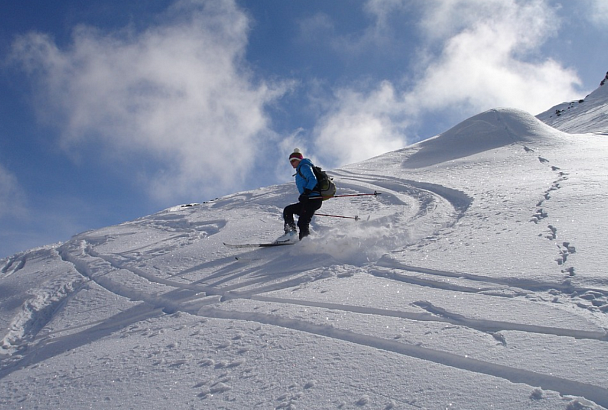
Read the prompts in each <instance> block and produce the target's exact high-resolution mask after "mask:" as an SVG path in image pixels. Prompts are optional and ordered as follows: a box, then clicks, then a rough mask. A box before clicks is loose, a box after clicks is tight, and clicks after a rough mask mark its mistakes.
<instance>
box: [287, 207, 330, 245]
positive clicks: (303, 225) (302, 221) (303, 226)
mask: <svg viewBox="0 0 608 410" xmlns="http://www.w3.org/2000/svg"><path fill="white" fill-rule="evenodd" d="M322 204H323V201H322V200H321V198H319V199H309V198H308V197H306V196H301V197H300V200H299V202H297V203H295V204H291V205H287V206H286V207H285V209H284V210H283V219H284V220H285V223H287V224H289V225H295V223H294V220H293V216H294V215H298V216H299V218H298V228H300V234H299V237H300V239H302V238H303V237H305V236H308V235H309V234H310V221H311V220H312V217H313V215H314V214H315V212H316V211H317V210H318V209H319V208H321V205H322Z"/></svg>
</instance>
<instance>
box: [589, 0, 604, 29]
mask: <svg viewBox="0 0 608 410" xmlns="http://www.w3.org/2000/svg"><path fill="white" fill-rule="evenodd" d="M587 1H588V2H589V3H590V10H589V19H590V20H591V22H592V23H593V24H595V25H596V26H597V27H598V28H600V29H602V30H605V29H606V25H608V2H607V1H606V0H587Z"/></svg>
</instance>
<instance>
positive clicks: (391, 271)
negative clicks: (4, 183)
mask: <svg viewBox="0 0 608 410" xmlns="http://www.w3.org/2000/svg"><path fill="white" fill-rule="evenodd" d="M607 102H608V95H607V94H606V92H605V87H604V88H602V87H600V89H598V90H596V91H595V92H594V93H592V94H591V95H590V96H588V97H587V98H586V99H585V103H581V104H580V105H579V106H577V107H576V109H572V110H569V111H568V112H567V113H565V114H562V115H561V116H560V117H559V121H558V120H557V119H556V118H555V117H551V116H550V114H547V115H549V119H547V118H546V116H545V115H544V114H541V115H539V116H538V118H539V119H543V121H545V122H547V123H548V124H549V125H551V126H552V127H556V128H559V129H560V130H561V131H558V130H556V129H555V128H552V127H550V126H549V125H546V124H545V123H543V122H541V121H539V119H537V118H535V117H534V116H532V115H530V114H528V113H525V112H522V111H519V110H515V109H506V108H503V109H494V110H489V111H487V112H484V113H481V114H478V115H476V116H474V117H471V118H470V119H468V120H466V121H463V122H462V123H461V124H458V125H457V126H455V127H453V128H452V129H450V130H448V131H446V132H444V133H443V134H441V135H439V136H437V137H434V138H431V139H429V140H425V141H422V142H420V143H418V144H415V145H412V146H409V147H406V148H403V149H401V150H398V151H394V152H391V153H387V154H385V155H382V156H379V157H376V158H371V159H369V160H367V161H363V162H361V163H357V164H352V165H349V166H346V167H343V168H341V169H338V170H334V171H332V172H331V174H332V175H333V176H334V177H335V179H336V181H337V185H338V188H339V190H340V193H342V194H348V193H361V192H374V191H378V192H381V195H379V196H378V197H360V198H335V199H331V200H328V201H326V202H325V203H324V205H323V207H322V208H321V210H320V211H319V212H320V213H324V214H336V215H343V216H359V220H358V221H355V220H345V219H340V218H332V217H327V216H316V217H315V218H314V221H313V226H312V228H313V235H312V236H311V237H310V238H306V239H305V240H303V241H302V242H300V243H298V244H296V245H294V246H290V247H281V248H271V249H257V250H251V251H243V250H234V249H229V248H226V247H225V246H224V245H223V243H224V242H230V243H239V242H250V241H251V240H252V238H259V240H260V241H266V240H272V239H274V238H275V237H276V236H278V234H280V231H281V228H282V221H281V216H280V215H281V211H282V208H283V207H284V206H285V205H286V204H288V203H290V202H292V201H294V200H295V199H296V191H295V187H294V186H293V184H284V185H277V186H270V187H265V188H261V189H257V190H252V191H246V192H240V193H235V194H233V195H229V196H226V197H223V198H219V199H217V200H214V201H210V202H207V203H202V204H189V205H182V206H176V207H172V208H169V209H166V210H164V211H161V212H158V213H156V214H154V215H150V216H146V217H142V218H139V219H137V220H135V221H130V222H126V223H123V224H120V225H117V226H111V227H106V228H103V229H99V230H95V231H89V232H84V233H81V234H79V235H76V236H75V237H74V238H72V239H71V240H70V241H68V242H66V243H64V244H56V245H49V246H47V247H43V248H40V249H35V250H31V251H28V252H24V253H20V254H17V255H14V256H12V257H10V258H6V259H3V260H1V261H0V291H1V292H0V346H1V348H0V380H1V383H0V404H1V405H2V406H3V408H20V407H23V408H62V409H80V408H85V407H95V408H98V409H114V408H142V407H143V408H148V409H165V408H175V409H193V408H213V409H220V408H224V409H255V408H259V409H364V408H380V409H409V408H412V409H414V408H416V409H419V408H425V409H439V408H442V409H443V408H461V409H480V408H495V409H526V408H529V409H568V410H570V409H602V408H608V374H607V373H606V371H605V369H606V368H608V333H607V332H608V277H607V276H606V268H605V267H606V266H608V255H607V254H606V252H605V249H607V246H606V245H608V241H607V239H606V237H605V232H606V231H607V230H608V221H606V218H604V217H603V215H605V213H606V212H605V211H606V210H607V206H606V204H607V203H608V202H607V199H608V187H607V184H606V175H607V171H608V155H606V154H608V140H607V139H606V137H605V135H602V134H605V133H606V131H605V130H606V128H605V125H606V123H605V122H604V119H605V117H606V115H607V114H608V109H607V108H606V104H607ZM547 113H549V111H548V112H547ZM590 119H593V122H592V123H589V122H588V121H589V120H590ZM573 132H576V133H577V134H576V135H573V134H572V133H573Z"/></svg>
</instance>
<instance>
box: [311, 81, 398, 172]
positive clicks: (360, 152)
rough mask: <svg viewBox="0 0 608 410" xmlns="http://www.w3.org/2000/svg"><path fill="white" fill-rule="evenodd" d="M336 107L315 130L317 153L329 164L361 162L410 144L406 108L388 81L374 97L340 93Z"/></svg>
mask: <svg viewBox="0 0 608 410" xmlns="http://www.w3.org/2000/svg"><path fill="white" fill-rule="evenodd" d="M335 107H336V108H335V109H334V110H332V111H330V112H329V113H328V114H327V115H326V116H325V117H324V118H322V119H321V120H320V121H319V125H318V126H317V127H316V128H315V130H314V135H315V146H316V151H317V152H319V153H320V155H321V157H322V158H323V159H324V160H325V161H327V162H329V163H332V164H334V163H338V164H346V163H353V162H358V161H361V160H364V159H367V158H370V157H373V156H376V155H380V154H382V153H385V152H387V151H392V150H396V149H399V148H402V147H403V146H404V145H405V144H406V141H405V138H404V136H403V129H404V128H405V125H406V124H405V123H404V122H403V119H402V118H401V119H400V117H402V114H401V113H402V104H401V103H400V102H399V101H397V99H396V95H395V90H394V88H393V86H392V85H391V84H390V83H389V82H388V81H386V82H383V83H381V84H380V86H379V87H378V88H377V89H376V90H373V91H372V92H370V93H361V92H358V91H354V90H352V89H343V90H340V91H338V92H337V94H336V102H335Z"/></svg>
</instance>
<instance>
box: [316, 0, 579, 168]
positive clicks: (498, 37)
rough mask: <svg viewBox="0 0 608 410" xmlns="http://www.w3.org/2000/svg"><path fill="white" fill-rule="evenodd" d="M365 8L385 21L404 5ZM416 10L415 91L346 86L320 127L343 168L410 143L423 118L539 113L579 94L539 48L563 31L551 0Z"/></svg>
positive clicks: (320, 139)
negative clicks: (500, 111)
mask: <svg viewBox="0 0 608 410" xmlns="http://www.w3.org/2000/svg"><path fill="white" fill-rule="evenodd" d="M367 4H368V9H369V10H374V12H375V13H377V14H378V16H379V17H378V21H383V22H384V21H387V20H386V19H384V18H382V16H385V15H386V12H387V10H392V9H394V8H396V7H401V6H403V4H404V3H402V2H399V1H392V2H390V3H389V4H388V6H390V7H388V8H387V9H380V6H381V4H382V3H380V2H378V1H376V0H370V1H369V2H368V3H367ZM410 4H411V3H410ZM385 5H386V4H385ZM417 5H419V6H421V7H423V8H422V9H421V10H419V11H418V12H420V13H421V15H422V18H421V20H420V24H419V27H420V30H421V34H422V37H423V38H424V39H425V41H424V42H423V43H421V44H420V50H419V57H420V58H419V60H418V73H419V74H418V75H417V77H416V78H415V79H414V80H413V81H412V82H411V83H412V85H411V87H410V88H409V89H407V90H406V89H402V90H398V89H396V85H393V84H391V83H389V82H387V81H383V82H382V83H380V84H379V85H378V86H377V88H376V90H375V91H373V92H371V93H362V92H359V91H357V86H352V87H351V88H350V89H342V90H340V91H339V92H338V93H337V94H336V99H335V102H334V108H333V109H332V110H331V111H330V112H329V113H328V114H327V115H326V116H325V117H324V118H322V120H321V121H320V123H319V126H318V127H317V128H316V129H315V137H316V145H317V147H318V148H319V149H321V147H323V151H328V152H332V153H333V154H334V160H335V161H336V162H337V163H338V164H343V163H348V162H355V161H358V160H362V159H365V158H369V157H370V156H373V155H378V154H381V153H383V152H386V151H389V150H391V149H397V148H400V147H402V146H404V145H405V144H406V143H407V142H408V141H407V139H408V138H407V134H408V133H410V132H415V131H412V130H413V129H414V128H413V127H412V125H416V122H417V121H419V120H420V119H421V118H423V117H425V118H429V117H432V116H433V115H446V114H445V113H446V112H450V111H452V112H457V116H458V117H459V118H460V119H461V120H462V119H464V118H466V116H467V115H474V114H477V113H479V112H481V111H485V110H487V109H490V108H495V107H500V106H508V107H514V108H519V109H523V110H527V111H529V112H531V113H533V114H537V113H539V112H541V111H544V110H546V109H548V108H549V107H551V106H553V105H555V104H556V103H559V102H562V101H566V100H569V99H573V98H576V96H577V95H578V93H577V91H576V90H575V88H574V86H575V85H577V84H580V80H579V79H578V77H577V75H576V73H575V72H574V71H572V70H570V69H568V68H566V67H564V66H563V65H561V64H560V63H559V62H557V61H554V60H552V59H551V58H547V57H543V55H542V54H541V52H540V51H539V50H540V47H541V46H542V45H543V44H544V43H545V42H547V41H549V40H550V39H552V38H553V37H554V36H555V35H556V34H557V33H558V30H559V18H558V17H557V15H556V10H554V9H552V8H551V7H550V6H549V5H548V3H547V2H546V1H544V0H534V1H530V2H518V1H515V0H429V1H428V2H424V3H422V2H420V3H417ZM405 74H406V73H405V72H404V75H405ZM418 125H419V124H418ZM430 136H431V135H426V136H423V137H430Z"/></svg>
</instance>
